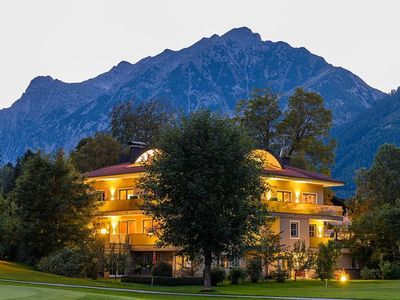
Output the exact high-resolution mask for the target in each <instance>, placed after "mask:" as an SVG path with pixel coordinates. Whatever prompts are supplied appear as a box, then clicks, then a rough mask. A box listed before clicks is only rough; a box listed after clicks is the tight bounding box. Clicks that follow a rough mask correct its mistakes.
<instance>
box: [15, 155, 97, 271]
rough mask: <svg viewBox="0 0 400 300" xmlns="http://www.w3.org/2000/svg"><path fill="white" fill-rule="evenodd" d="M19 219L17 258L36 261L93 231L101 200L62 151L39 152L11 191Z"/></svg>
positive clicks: (17, 227) (24, 163) (28, 162)
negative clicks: (92, 223)
mask: <svg viewBox="0 0 400 300" xmlns="http://www.w3.org/2000/svg"><path fill="white" fill-rule="evenodd" d="M10 201H12V203H13V205H15V214H16V216H17V217H18V219H19V223H18V225H17V226H16V227H15V229H14V230H15V232H14V234H15V236H16V237H17V249H16V250H17V251H16V259H18V260H21V261H24V262H26V263H31V264H34V263H36V262H37V261H38V259H40V258H41V257H43V256H46V255H48V254H50V253H51V252H53V251H55V250H58V249H61V248H62V247H64V246H66V245H71V244H73V243H82V242H83V241H85V239H87V238H88V237H89V235H90V234H91V229H90V228H89V226H88V225H89V224H90V222H91V220H92V218H93V217H94V216H95V214H96V212H97V206H98V202H97V200H96V197H95V196H94V194H93V193H92V192H91V190H90V188H89V186H88V185H86V184H85V183H84V181H83V178H82V176H81V175H80V174H79V173H77V172H76V171H75V170H74V168H73V167H72V165H71V164H70V163H69V162H68V161H67V160H66V159H65V158H64V155H63V154H62V153H61V152H59V153H58V154H57V155H56V156H55V157H50V156H48V155H45V154H42V153H41V152H37V153H35V154H34V155H33V156H31V157H29V158H27V159H26V161H25V162H23V163H22V166H21V174H20V175H19V176H18V177H17V179H16V185H15V188H14V189H13V191H12V192H11V194H10Z"/></svg>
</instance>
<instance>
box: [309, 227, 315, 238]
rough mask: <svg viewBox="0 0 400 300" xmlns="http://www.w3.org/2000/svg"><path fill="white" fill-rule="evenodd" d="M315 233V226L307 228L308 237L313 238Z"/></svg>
mask: <svg viewBox="0 0 400 300" xmlns="http://www.w3.org/2000/svg"><path fill="white" fill-rule="evenodd" d="M315 232H316V226H315V224H310V227H309V233H310V237H315Z"/></svg>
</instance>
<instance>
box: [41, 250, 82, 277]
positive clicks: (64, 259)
mask: <svg viewBox="0 0 400 300" xmlns="http://www.w3.org/2000/svg"><path fill="white" fill-rule="evenodd" d="M37 269H38V270H39V271H42V272H47V273H53V274H57V275H63V276H68V277H85V276H86V272H85V257H84V256H83V255H82V253H81V250H79V249H77V248H68V247H66V248H63V249H61V250H58V251H56V252H53V253H52V254H50V255H49V256H46V257H43V258H41V259H40V261H39V263H38V265H37Z"/></svg>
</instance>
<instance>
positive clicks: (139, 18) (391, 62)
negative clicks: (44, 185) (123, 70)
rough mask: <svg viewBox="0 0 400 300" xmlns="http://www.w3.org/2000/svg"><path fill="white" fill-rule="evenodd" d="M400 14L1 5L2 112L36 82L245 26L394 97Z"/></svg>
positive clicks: (211, 2) (399, 5)
mask: <svg viewBox="0 0 400 300" xmlns="http://www.w3.org/2000/svg"><path fill="white" fill-rule="evenodd" d="M399 11H400V2H399V1H395V0H393V1H390V0H381V1H365V0H364V1H361V0H360V1H357V0H353V1H348V0H347V1H346V0H336V1H321V0H316V1H311V0H310V1H296V0H293V1H266V0H260V1H251V0H247V1H234V0H226V1H222V0H218V1H215V0H203V1H196V2H194V1H183V0H181V1H179V0H175V1H171V0H169V1H161V0H160V1H132V0H131V1H102V0H95V1H88V0H85V1H75V0H73V1H71V0H66V1H61V0H60V1H55V0H35V1H29V0H26V1H21V0H12V1H11V0H10V1H9V0H2V1H1V2H0V82H1V84H0V108H4V107H8V106H10V105H11V104H12V103H13V102H14V101H15V100H17V99H18V98H19V97H20V96H21V94H22V93H23V92H24V90H25V89H26V87H27V86H28V84H29V82H30V81H31V80H32V79H33V78H34V77H36V76H39V75H50V76H52V77H53V78H57V79H60V80H62V81H66V82H79V81H82V80H85V79H88V78H91V77H94V76H96V75H98V74H100V73H103V72H105V71H107V70H109V69H110V68H111V67H112V66H114V65H116V64H118V62H120V61H122V60H126V61H129V62H131V63H134V62H136V61H138V60H139V59H141V58H143V57H146V56H153V55H156V54H158V53H159V52H162V51H163V50H164V49H165V48H169V49H172V50H179V49H181V48H184V47H187V46H190V45H191V44H193V43H194V42H196V41H197V40H199V39H201V38H202V37H209V36H211V35H213V34H215V33H216V34H219V35H221V34H223V33H225V32H226V31H229V30H230V29H232V28H235V27H242V26H247V27H249V28H250V29H251V30H253V31H254V32H257V33H259V34H260V35H261V37H262V39H263V40H272V41H285V42H288V43H289V44H291V45H292V46H295V47H301V46H304V47H306V48H307V49H308V50H310V51H311V52H313V53H314V54H317V55H320V56H323V57H324V58H325V59H326V60H327V61H328V62H329V63H331V64H333V65H335V66H342V67H344V68H346V69H349V70H350V71H352V72H353V73H355V74H357V75H359V76H360V77H361V78H362V79H363V80H365V81H366V82H367V83H368V84H369V85H371V86H373V87H375V88H378V89H380V90H382V91H385V92H388V91H390V90H392V89H395V88H396V87H398V86H399V85H400V39H399V37H398V36H397V32H396V31H398V30H399V28H400V18H399Z"/></svg>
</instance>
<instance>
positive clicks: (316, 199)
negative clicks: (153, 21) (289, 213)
mask: <svg viewBox="0 0 400 300" xmlns="http://www.w3.org/2000/svg"><path fill="white" fill-rule="evenodd" d="M304 194H308V195H315V203H313V204H318V194H317V193H312V192H302V193H301V201H300V203H306V202H303V196H304ZM306 204H311V203H308V202H307V203H306Z"/></svg>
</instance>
